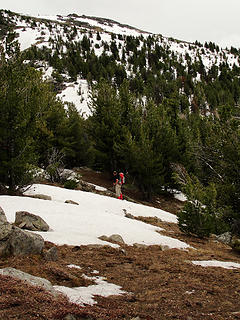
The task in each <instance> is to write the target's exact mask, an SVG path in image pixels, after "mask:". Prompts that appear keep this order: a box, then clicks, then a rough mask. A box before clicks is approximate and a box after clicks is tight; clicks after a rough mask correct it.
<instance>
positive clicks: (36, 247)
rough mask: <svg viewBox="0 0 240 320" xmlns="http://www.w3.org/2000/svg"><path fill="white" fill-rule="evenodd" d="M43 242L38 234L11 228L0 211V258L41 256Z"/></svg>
mask: <svg viewBox="0 0 240 320" xmlns="http://www.w3.org/2000/svg"><path fill="white" fill-rule="evenodd" d="M43 247H44V240H43V237H41V236H40V235H38V234H34V233H31V232H27V231H24V230H21V229H20V228H18V227H15V226H12V225H11V224H10V223H9V222H8V221H7V219H6V216H5V213H4V211H3V210H2V208H1V210H0V257H2V256H3V257H5V256H10V255H14V256H22V255H29V254H41V253H42V250H43Z"/></svg>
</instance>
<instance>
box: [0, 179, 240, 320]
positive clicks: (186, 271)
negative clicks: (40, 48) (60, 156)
mask: <svg viewBox="0 0 240 320" xmlns="http://www.w3.org/2000/svg"><path fill="white" fill-rule="evenodd" d="M98 179H99V177H98ZM93 180H94V177H93V176H92V179H91V181H90V178H89V181H90V182H93V183H96V184H101V185H103V184H104V183H103V182H104V180H103V181H102V183H100V181H97V179H96V180H95V181H93ZM141 220H144V221H145V222H147V223H151V224H154V225H158V226H160V227H163V228H164V229H165V231H164V232H162V233H163V234H165V235H169V236H172V237H176V238H178V239H179V240H183V241H185V242H187V243H188V244H190V245H191V246H192V247H194V249H190V250H188V251H184V250H176V249H172V250H166V251H162V250H161V249H160V247H159V246H150V247H136V246H125V245H121V247H120V248H119V249H114V248H111V247H109V246H100V247H99V246H72V247H71V246H58V253H59V259H58V261H57V262H48V261H46V260H44V258H43V257H40V256H30V257H21V258H16V257H11V258H8V259H1V260H0V268H3V267H9V266H11V267H14V268H17V269H20V270H22V271H25V272H28V273H30V274H32V275H36V276H40V277H44V278H46V279H48V280H50V281H51V282H52V284H53V285H56V284H57V285H64V286H69V287H75V286H88V285H89V284H91V281H90V280H86V279H85V278H83V277H82V275H83V274H85V275H88V276H92V275H93V274H92V272H93V271H94V270H98V271H99V275H100V276H103V277H106V278H107V281H108V282H111V283H114V284H117V285H120V286H121V287H122V288H123V290H125V291H126V292H127V294H125V295H122V296H111V297H108V298H103V297H99V296H98V297H96V299H95V300H96V301H97V304H96V305H94V306H91V307H90V306H86V307H84V308H83V307H80V306H77V305H74V304H71V303H69V302H68V301H67V299H66V298H65V297H63V296H60V297H53V296H51V295H50V294H49V293H47V292H45V291H44V290H42V289H40V288H34V287H31V286H28V285H26V284H23V283H21V281H17V280H13V279H12V278H9V277H3V276H1V277H0V288H1V289H0V290H1V291H0V293H1V294H0V319H1V320H7V319H24V320H25V319H27V320H33V319H54V320H55V319H64V318H65V317H66V316H67V315H70V314H72V315H74V317H75V319H88V320H100V319H102V320H105V319H109V320H114V319H126V320H130V319H135V318H137V317H139V318H137V319H141V320H143V319H144V320H153V319H154V320H155V319H156V320H171V319H178V320H228V319H240V277H239V274H240V270H239V269H234V270H228V269H223V268H216V267H215V268H214V267H208V268H204V267H200V266H195V265H193V264H192V263H191V260H209V259H210V260H213V259H215V260H221V261H235V262H238V263H240V256H239V255H237V254H236V253H234V252H233V251H232V250H231V248H230V247H228V246H226V245H224V244H221V243H219V242H216V241H214V239H209V240H200V239H197V238H193V237H188V236H186V235H184V234H182V233H181V232H180V231H179V229H178V228H177V226H176V225H175V224H171V223H163V222H159V221H158V220H156V219H154V218H144V219H143V218H141ZM52 246H54V245H53V244H52V243H46V249H45V250H47V249H48V248H50V247H52ZM68 264H75V265H78V266H81V269H75V268H68V267H67V265H68Z"/></svg>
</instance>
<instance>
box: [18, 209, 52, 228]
mask: <svg viewBox="0 0 240 320" xmlns="http://www.w3.org/2000/svg"><path fill="white" fill-rule="evenodd" d="M14 224H15V225H16V226H17V227H19V228H21V229H27V230H31V231H48V230H49V225H48V224H47V223H46V222H45V221H44V220H43V219H42V218H41V217H39V216H37V215H35V214H33V213H29V212H27V211H18V212H16V217H15V222H14Z"/></svg>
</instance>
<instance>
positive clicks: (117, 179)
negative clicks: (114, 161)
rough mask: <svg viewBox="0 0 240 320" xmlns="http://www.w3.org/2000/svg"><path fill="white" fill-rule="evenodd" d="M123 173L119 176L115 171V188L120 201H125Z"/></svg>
mask: <svg viewBox="0 0 240 320" xmlns="http://www.w3.org/2000/svg"><path fill="white" fill-rule="evenodd" d="M123 177H124V175H123V173H120V174H118V173H117V171H113V185H114V186H115V193H116V196H117V198H118V199H121V200H123V196H122V190H121V189H122V184H123Z"/></svg>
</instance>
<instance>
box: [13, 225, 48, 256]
mask: <svg viewBox="0 0 240 320" xmlns="http://www.w3.org/2000/svg"><path fill="white" fill-rule="evenodd" d="M8 242H9V246H10V254H11V255H13V256H24V255H29V254H41V253H42V250H43V247H44V240H43V237H42V236H40V235H39V234H35V233H32V232H28V231H24V230H21V229H20V228H18V227H13V228H12V231H11V233H10V234H9V238H8Z"/></svg>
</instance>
